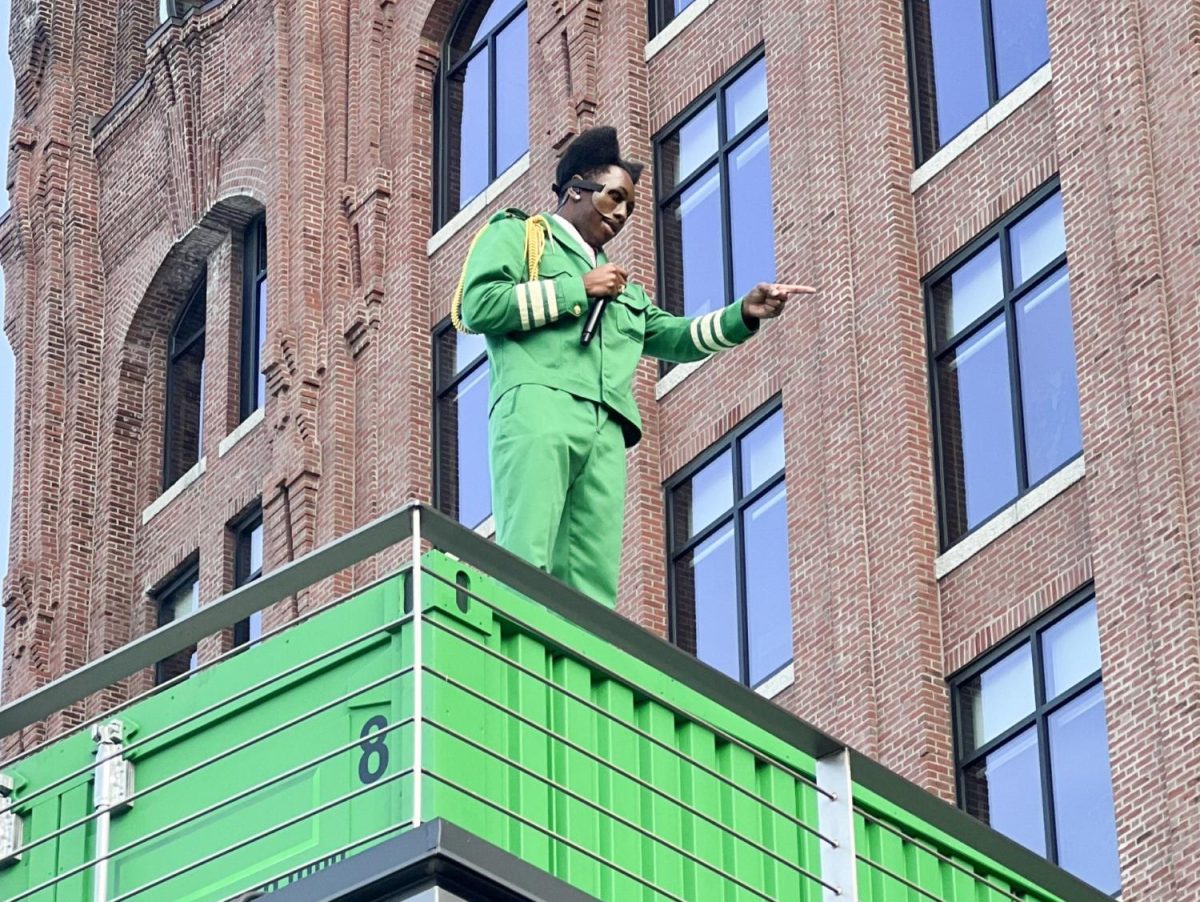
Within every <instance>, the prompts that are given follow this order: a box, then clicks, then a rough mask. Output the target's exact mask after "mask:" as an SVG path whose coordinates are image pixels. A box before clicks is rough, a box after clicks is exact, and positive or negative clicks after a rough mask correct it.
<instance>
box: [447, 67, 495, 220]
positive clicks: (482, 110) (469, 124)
mask: <svg viewBox="0 0 1200 902" xmlns="http://www.w3.org/2000/svg"><path fill="white" fill-rule="evenodd" d="M455 78H456V79H461V90H462V104H461V105H460V106H459V107H458V109H457V110H456V115H457V116H458V117H459V129H458V209H461V208H462V207H463V206H464V205H465V204H466V203H467V202H468V201H469V200H471V198H473V197H474V196H475V195H477V194H478V193H479V192H480V191H482V190H483V189H484V188H486V187H487V185H488V181H489V179H488V52H487V48H486V47H485V48H484V49H483V50H480V51H479V52H478V53H476V54H475V56H473V57H472V58H471V61H470V62H468V63H467V64H466V66H464V67H463V68H462V69H460V70H459V72H458V74H457V75H456V76H455ZM455 87H456V86H455V85H454V84H451V88H450V90H451V92H453V91H454V90H455Z"/></svg>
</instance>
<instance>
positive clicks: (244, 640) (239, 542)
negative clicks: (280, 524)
mask: <svg viewBox="0 0 1200 902" xmlns="http://www.w3.org/2000/svg"><path fill="white" fill-rule="evenodd" d="M258 527H262V528H263V546H264V547H263V550H264V552H265V551H266V539H267V532H266V525H265V523H264V521H263V509H262V499H259V500H258V501H255V502H254V504H253V505H251V506H250V508H249V509H247V510H246V512H245V513H243V514H242V515H241V516H240V517H238V518H237V519H236V520H235V521H234V522H233V523H231V524H230V526H229V531H230V532H231V533H232V534H233V588H235V589H240V588H241V587H242V586H248V585H250V583H252V582H254V581H255V580H257V579H261V578H262V575H263V567H264V565H265V561H264V562H263V564H260V565H259V569H258V570H257V571H253V570H250V559H249V554H250V550H249V547H248V546H249V545H250V536H251V535H252V534H253V532H254V530H255V529H257V528H258ZM263 556H264V558H265V557H266V555H265V553H264V555H263ZM243 573H245V574H246V575H245V577H243V576H242V574H243ZM257 613H258V614H259V615H260V616H261V614H262V612H261V611H259V612H257ZM253 616H254V614H251V615H250V616H249V617H246V618H244V619H242V620H239V621H238V622H237V623H235V624H234V625H233V645H234V647H235V648H236V647H237V646H239V645H246V644H248V643H249V642H250V619H251V618H252V617H253Z"/></svg>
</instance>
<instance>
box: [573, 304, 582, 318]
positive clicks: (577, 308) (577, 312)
mask: <svg viewBox="0 0 1200 902" xmlns="http://www.w3.org/2000/svg"><path fill="white" fill-rule="evenodd" d="M571 312H572V313H574V314H575V315H576V316H579V315H580V314H581V313H583V308H582V307H580V306H579V305H578V304H576V305H575V306H574V307H572V308H571Z"/></svg>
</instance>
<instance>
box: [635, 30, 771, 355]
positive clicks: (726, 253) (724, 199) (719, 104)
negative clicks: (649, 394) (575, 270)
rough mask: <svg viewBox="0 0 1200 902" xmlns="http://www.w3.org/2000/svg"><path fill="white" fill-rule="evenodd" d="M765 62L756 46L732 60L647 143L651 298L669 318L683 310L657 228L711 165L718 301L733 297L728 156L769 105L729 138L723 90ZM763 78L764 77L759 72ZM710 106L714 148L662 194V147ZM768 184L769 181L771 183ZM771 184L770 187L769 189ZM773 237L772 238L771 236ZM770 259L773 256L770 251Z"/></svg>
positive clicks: (660, 230)
mask: <svg viewBox="0 0 1200 902" xmlns="http://www.w3.org/2000/svg"><path fill="white" fill-rule="evenodd" d="M766 58H767V54H766V48H765V47H764V46H763V45H761V44H760V45H759V46H757V47H755V48H754V49H753V50H751V51H750V52H749V53H748V54H747V55H746V56H744V57H743V58H742V59H740V60H738V62H737V63H736V64H735V65H733V66H732V67H731V68H730V69H729V71H728V72H726V73H724V74H723V75H722V76H721V77H720V78H719V79H717V80H716V81H715V82H713V83H712V84H711V85H709V86H708V87H707V88H705V89H704V91H703V93H701V94H700V96H698V97H696V98H695V99H694V100H693V101H692V102H691V103H689V104H688V105H687V107H686V108H684V110H683V111H682V112H680V113H679V114H678V115H677V116H675V117H674V118H672V119H671V121H670V122H668V123H667V124H666V125H664V126H663V127H662V128H661V129H659V130H658V132H657V133H656V134H655V135H654V137H653V139H652V141H651V144H652V147H653V149H652V155H653V160H654V229H655V241H654V255H655V267H656V269H657V273H656V277H655V290H656V291H657V292H658V294H657V296H658V297H659V298H660V299H662V304H661V306H662V307H663V309H665V310H667V311H668V312H669V313H674V314H677V315H679V316H684V315H686V307H685V306H684V298H683V295H682V294H680V297H679V304H678V309H675V306H676V305H675V304H674V303H673V300H674V299H673V298H672V296H671V293H670V292H669V291H668V289H667V285H666V273H667V261H666V256H667V248H666V242H665V240H664V236H665V234H666V229H665V227H664V226H663V222H664V209H665V208H666V207H667V206H668V205H670V204H671V203H673V202H675V201H676V200H678V199H679V197H680V196H681V195H682V194H683V193H684V192H685V191H687V190H688V189H689V188H691V187H692V185H694V184H695V183H696V182H698V181H699V180H700V179H701V178H703V177H704V176H706V175H708V174H709V173H710V172H711V171H712V168H713V166H714V165H715V166H716V167H717V172H718V175H719V177H720V179H721V187H720V192H721V267H722V277H723V280H724V285H723V288H724V296H725V305H726V306H728V305H729V304H731V303H733V302H734V301H735V300H736V298H734V296H733V292H734V285H733V240H732V229H733V213H732V210H731V205H730V202H729V156H730V154H731V153H732V152H733V151H734V150H736V149H737V148H738V147H740V146H741V145H742V143H743V142H744V141H745V140H746V138H748V137H749V136H750V135H751V134H753V133H754V132H755V131H757V130H758V129H759V128H761V127H762V126H763V125H764V124H766V123H768V122H770V116H771V101H770V97H769V96H768V98H767V106H766V109H764V110H763V111H762V112H761V113H759V114H758V115H757V116H755V117H754V119H752V120H751V121H750V122H749V123H747V124H746V125H744V126H742V128H741V129H740V130H739V131H737V132H735V133H734V134H733V135H729V134H728V129H729V123H728V121H727V116H726V103H725V89H726V88H728V87H729V86H730V85H731V84H733V83H734V82H735V81H737V80H738V78H740V77H741V76H742V75H744V74H745V73H746V72H748V71H749V70H750V69H752V68H753V67H754V66H756V65H757V64H758V63H759V62H764V63H765V60H766ZM764 74H765V73H764ZM714 101H715V102H716V116H717V149H716V151H715V152H714V153H712V154H710V155H709V156H708V157H706V158H705V159H704V161H703V162H701V163H699V164H697V165H696V168H695V169H693V170H692V172H690V173H688V175H687V177H686V178H683V179H680V180H679V182H678V183H676V184H675V185H674V186H672V187H671V188H670V190H669V191H668V190H667V189H666V187H665V185H666V181H665V179H666V166H664V165H663V159H662V147H663V145H664V144H665V143H666V142H667V140H668V139H669V138H671V137H672V136H673V135H675V134H676V133H677V132H678V131H679V129H680V128H682V127H683V126H684V125H685V124H686V123H687V122H688V121H690V120H691V119H692V117H693V116H695V115H696V114H697V113H699V112H700V111H701V110H702V109H704V107H706V106H707V105H708V104H709V103H712V102H714ZM771 173H772V176H773V175H774V170H773V169H771ZM772 180H773V179H772ZM773 187H774V185H772V188H773ZM772 237H774V236H772ZM772 256H774V247H772ZM672 367H673V364H669V363H667V362H666V361H661V362H660V363H659V375H660V376H662V375H664V374H665V373H667V372H668V371H669V370H670V369H671V368H672Z"/></svg>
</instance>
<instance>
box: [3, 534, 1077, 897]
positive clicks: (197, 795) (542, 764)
mask: <svg viewBox="0 0 1200 902" xmlns="http://www.w3.org/2000/svg"><path fill="white" fill-rule="evenodd" d="M424 566H425V567H426V568H427V569H428V571H429V572H427V573H426V574H425V575H424V576H423V578H422V584H421V585H422V593H421V594H422V597H423V611H422V613H421V617H422V620H421V622H422V632H421V636H422V643H421V644H422V648H423V669H422V676H421V680H420V683H421V685H422V689H421V698H420V700H419V701H420V704H419V705H418V704H416V702H417V699H416V698H415V697H414V696H415V692H416V688H417V682H418V681H417V680H416V679H415V674H414V672H413V669H412V668H413V665H414V660H413V654H414V641H413V640H414V636H415V630H414V623H415V621H414V620H412V619H409V618H406V617H405V616H404V611H405V600H404V599H405V589H406V588H408V587H409V586H408V583H409V582H410V580H409V577H408V576H407V575H405V574H401V575H397V576H395V577H392V578H390V579H388V580H386V581H384V582H383V583H381V584H380V585H378V586H376V587H373V588H371V589H369V590H366V591H364V592H361V593H359V594H358V595H357V596H355V597H354V598H352V599H350V600H348V601H347V602H345V603H343V604H341V605H338V606H335V607H332V608H330V609H329V610H328V611H326V612H324V613H321V614H319V615H317V616H316V617H314V618H313V619H311V620H309V621H307V622H305V623H302V624H298V625H296V626H294V627H293V628H290V629H288V630H286V631H284V632H282V633H281V634H279V635H278V636H276V637H273V638H271V639H268V640H267V641H265V642H264V643H262V644H261V645H260V646H258V647H256V648H253V649H250V650H248V651H247V652H245V653H243V654H239V655H237V656H236V657H234V658H232V659H230V660H228V661H226V662H223V663H221V664H219V665H217V666H215V667H212V668H210V669H208V670H206V671H203V672H201V673H198V674H195V675H193V676H192V677H191V678H189V679H187V680H185V681H183V682H181V683H180V684H179V685H177V686H175V687H173V688H171V689H169V690H167V691H164V692H162V693H160V694H158V695H155V696H152V697H150V698H147V699H145V700H143V701H140V702H138V703H136V704H134V705H132V706H130V707H129V708H128V709H127V710H125V711H123V712H121V714H120V715H119V716H120V718H121V720H122V721H123V722H124V723H125V726H126V737H127V742H128V743H129V744H130V751H129V753H128V757H129V759H130V760H132V761H133V762H134V764H135V767H136V770H137V787H138V790H139V792H140V793H145V795H141V796H139V797H137V798H136V799H135V801H134V803H133V806H132V808H130V809H129V810H127V811H124V812H121V813H118V814H115V815H114V817H113V819H112V846H113V848H114V849H116V850H117V852H116V854H115V855H114V857H113V861H112V870H111V885H110V890H111V892H110V899H117V898H120V897H121V896H122V895H123V894H127V893H133V892H134V891H137V890H139V889H142V888H146V889H145V891H144V892H138V893H137V894H136V895H135V896H133V898H136V899H138V900H160V899H161V900H170V902H183V900H196V902H199V900H210V899H211V900H219V899H224V898H226V897H228V896H229V895H231V894H233V893H234V892H236V891H241V890H245V889H249V888H252V887H255V886H261V885H264V884H273V883H279V882H286V881H287V880H289V879H291V877H290V876H288V875H294V874H295V873H296V872H299V871H301V870H302V869H304V868H311V867H318V866H320V865H321V864H322V863H325V862H327V861H329V860H330V859H331V858H333V857H336V856H340V855H344V854H354V853H355V852H358V851H361V850H362V849H364V848H367V847H368V846H369V845H370V844H371V843H374V842H378V841H381V840H382V839H384V838H387V837H389V836H392V835H395V834H396V833H398V832H400V831H402V830H404V829H406V828H407V826H408V825H409V823H410V822H411V818H412V816H413V805H414V800H415V798H414V797H415V793H416V790H417V788H418V784H416V783H415V782H414V780H413V776H412V774H413V769H414V767H415V765H416V762H417V757H416V756H415V755H414V744H415V742H416V741H417V737H418V736H419V737H420V742H421V756H420V763H421V770H420V783H419V788H420V791H421V810H420V814H421V819H422V820H425V821H428V820H431V819H433V818H439V817H440V818H444V819H445V820H447V821H450V822H452V823H455V824H457V825H459V826H460V827H462V828H464V829H466V830H469V831H470V832H471V833H473V834H476V835H478V836H480V837H482V838H483V839H486V840H488V841H489V842H491V843H493V844H495V845H496V846H498V847H500V848H502V849H504V850H506V851H508V852H510V853H512V854H513V855H515V856H517V857H519V858H521V859H523V860H525V861H527V862H529V863H530V864H532V865H533V866H535V867H538V868H541V869H543V870H545V871H547V872H549V873H551V874H553V875H554V876H556V877H558V878H560V879H562V880H565V881H566V882H568V883H570V884H572V885H573V886H575V887H577V888H579V889H580V890H582V891H583V892H586V893H589V894H591V895H594V896H596V897H597V898H600V899H603V900H614V902H626V900H645V902H651V900H652V902H660V900H666V899H677V900H684V902H729V900H739V902H740V900H755V899H766V900H786V902H818V900H821V899H822V887H821V884H820V882H819V878H820V875H821V853H822V845H823V840H822V839H820V838H819V836H818V830H819V819H818V804H817V801H818V790H817V789H816V788H815V785H814V782H815V771H816V762H815V760H814V759H813V757H812V756H811V755H810V754H807V753H806V752H804V751H802V750H800V749H798V748H796V747H795V746H793V745H791V744H789V743H787V742H785V741H783V740H782V739H781V738H780V736H778V735H776V734H775V733H772V732H771V731H769V730H768V729H766V728H764V727H762V726H760V725H758V724H756V723H755V722H752V721H751V720H749V719H747V718H746V717H745V716H743V715H742V714H740V713H739V712H738V711H737V710H735V709H733V708H732V707H727V706H725V705H722V704H719V703H717V702H716V701H714V700H713V698H710V697H709V694H710V693H709V692H708V691H706V689H708V690H713V689H714V688H715V686H716V683H714V684H713V686H709V687H706V685H705V683H704V681H703V679H700V680H693V681H691V682H688V681H685V680H682V679H677V678H674V677H671V676H668V675H667V674H666V672H665V671H664V670H663V669H662V668H661V667H660V666H656V664H655V662H654V661H652V660H648V659H647V657H643V656H638V655H634V654H632V653H630V652H629V651H627V650H626V649H624V648H620V647H617V646H616V645H615V644H613V643H611V642H607V641H604V640H601V639H600V638H598V637H597V636H596V635H594V634H593V633H591V632H589V631H588V630H586V629H584V628H583V627H581V626H580V625H579V624H577V623H574V622H572V621H571V620H569V619H568V618H567V617H565V616H561V615H559V614H557V613H554V612H553V611H552V610H550V609H549V608H547V607H546V606H544V605H543V604H540V603H538V602H536V601H534V600H531V599H529V598H526V597H524V596H522V595H520V594H518V593H517V592H515V591H513V590H511V589H509V588H508V587H506V586H504V585H502V584H501V583H500V582H498V581H497V580H496V579H493V578H492V577H490V576H487V575H485V574H483V573H481V572H480V571H478V570H476V569H474V568H472V567H469V566H466V565H464V564H462V563H460V562H459V561H457V560H455V559H453V558H451V557H449V556H447V555H444V554H441V553H440V552H436V551H434V552H429V553H427V554H426V555H425V557H424ZM474 596H479V597H480V598H482V599H485V600H486V601H480V600H479V599H478V598H476V597H474ZM338 646H344V647H342V648H340V650H337V651H336V652H333V653H330V650H331V649H334V648H337V647H338ZM317 658H320V659H319V660H314V659H317ZM711 679H712V680H713V681H719V680H723V679H724V678H723V677H721V676H719V675H717V674H716V673H715V672H713V673H712V677H711ZM260 683H262V684H264V685H262V686H259V687H258V688H251V687H255V686H258V684H260ZM366 687H370V688H366ZM247 690H250V691H247ZM713 694H715V692H713ZM239 696H240V697H239ZM198 712H202V713H199V714H198ZM197 715H198V716H197ZM185 718H187V722H186V723H185V724H182V725H181V720H183V719H185ZM315 758H321V759H322V760H319V761H316V762H314V761H313V759H315ZM92 760H93V746H92V744H91V742H90V740H89V738H88V737H87V736H81V735H77V736H71V737H68V738H66V739H64V740H62V741H61V742H58V743H55V744H54V745H52V746H49V747H48V748H46V749H44V750H42V751H40V752H38V753H36V754H34V755H32V756H30V757H29V758H27V759H24V760H22V761H20V762H19V763H18V764H17V765H16V766H15V767H14V768H13V769H12V770H13V772H14V773H15V775H16V776H17V778H18V787H17V793H16V798H17V799H18V801H19V805H18V810H19V811H20V812H21V813H22V814H23V816H24V818H25V826H26V841H27V842H28V841H37V840H38V839H39V838H40V837H45V836H47V835H49V834H50V833H51V832H53V831H55V830H57V829H61V828H63V827H66V826H68V825H70V824H72V823H74V822H76V821H77V820H78V819H79V818H81V817H83V816H84V815H85V814H86V813H87V812H88V811H89V810H90V805H91V780H90V775H89V773H87V772H86V771H85V772H84V773H82V774H79V775H76V776H74V777H72V778H71V779H70V780H66V781H64V782H63V783H62V785H61V786H57V787H54V788H48V787H51V786H52V784H53V783H54V782H55V781H56V780H59V779H61V778H62V777H63V776H64V775H65V774H69V773H71V772H72V771H77V770H81V769H86V768H87V766H88V765H89V763H90V762H91V761H92ZM149 787H157V788H153V789H150V790H149V791H147V790H148V788H149ZM854 795H855V803H856V806H857V810H858V814H857V816H856V834H857V845H858V853H859V856H860V862H859V866H858V876H859V894H860V898H861V900H862V902H897V900H908V899H914V900H919V899H932V900H943V902H965V900H970V902H1003V900H1008V899H1013V898H1020V899H1023V900H1030V902H1067V900H1065V899H1063V898H1062V897H1060V896H1056V895H1054V894H1052V893H1050V892H1049V891H1046V890H1045V889H1044V888H1041V887H1039V886H1037V885H1035V884H1034V883H1033V882H1032V881H1031V880H1029V879H1026V878H1023V877H1022V876H1021V875H1019V874H1015V873H1012V872H1011V871H1010V870H1008V869H1006V868H1004V867H1002V866H1000V865H999V864H997V863H996V862H995V861H993V860H992V859H990V858H989V857H987V856H986V855H984V854H982V853H981V852H979V851H978V850H977V849H974V848H972V847H970V846H969V845H967V844H966V843H964V842H963V841H962V840H961V838H957V837H954V836H949V835H947V834H946V833H944V832H942V831H940V830H939V829H937V828H935V827H934V826H932V825H931V824H930V823H929V822H927V821H926V820H925V819H924V818H922V817H920V816H918V815H916V814H914V813H913V812H910V811H907V810H901V809H900V808H898V807H897V806H896V805H895V804H893V803H892V802H890V801H888V800H887V799H885V798H883V797H881V796H879V795H877V794H876V793H873V792H872V791H870V790H869V789H867V788H865V787H863V786H860V785H856V786H855V792H854ZM231 799H232V801H229V800H231ZM315 809H319V810H318V811H316V813H314V814H312V815H311V816H307V815H308V813H309V812H312V811H314V810H315ZM364 840H365V841H364ZM358 841H363V842H360V844H359V845H357V846H356V845H354V844H355V843H356V842H358ZM93 842H94V826H93V825H92V824H91V823H90V822H89V823H88V824H85V825H82V826H77V827H74V828H72V829H70V830H67V831H66V832H65V833H64V834H63V835H62V836H61V837H59V838H57V839H55V840H51V841H48V842H44V843H42V844H40V845H37V846H35V847H34V848H32V849H31V850H29V851H28V852H26V854H25V855H24V857H23V858H22V860H21V861H20V862H19V863H18V864H15V865H12V866H10V867H8V868H5V869H3V870H0V898H4V899H12V898H14V897H17V898H19V897H21V894H22V893H26V892H28V891H29V890H30V889H32V888H35V887H38V886H39V885H41V884H43V883H46V882H48V881H50V880H52V879H53V878H54V877H55V876H56V875H62V874H69V873H70V872H71V871H72V870H73V869H78V870H79V872H78V873H77V874H74V875H72V876H69V877H67V879H66V880H64V881H63V882H61V883H59V884H58V885H57V886H54V887H47V888H46V889H44V890H41V891H39V892H36V893H35V894H33V895H30V896H28V898H35V899H37V900H72V902H75V900H79V899H83V898H87V897H88V896H89V895H90V892H91V887H90V879H91V874H90V870H88V869H83V868H82V866H83V865H85V864H87V863H89V862H90V860H91V858H92V856H93V854H94V852H93Z"/></svg>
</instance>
